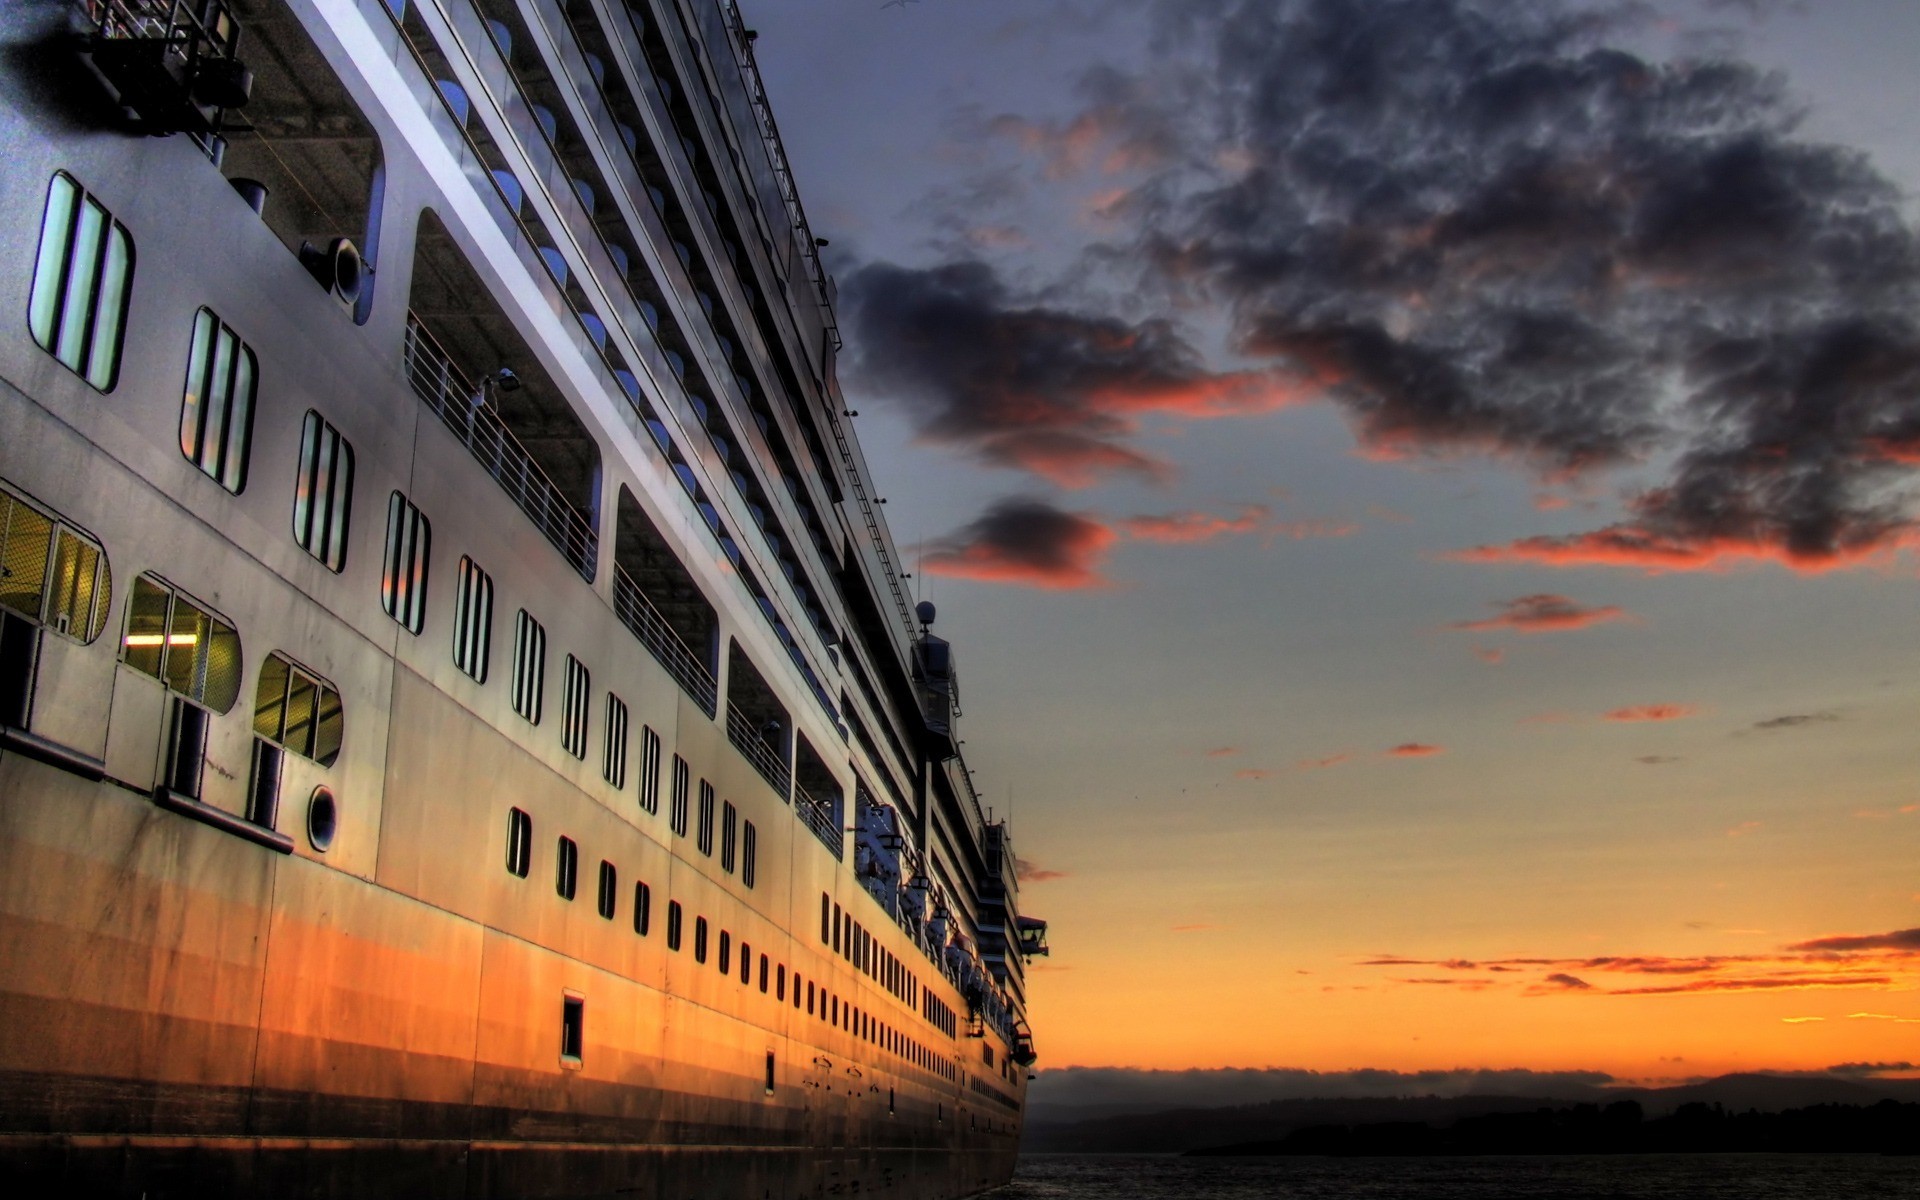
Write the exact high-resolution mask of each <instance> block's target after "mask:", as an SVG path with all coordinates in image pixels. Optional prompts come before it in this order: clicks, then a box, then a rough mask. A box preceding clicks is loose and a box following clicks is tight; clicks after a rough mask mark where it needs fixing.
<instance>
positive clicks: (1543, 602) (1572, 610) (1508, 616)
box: [1447, 592, 1634, 633]
mask: <svg viewBox="0 0 1920 1200" xmlns="http://www.w3.org/2000/svg"><path fill="white" fill-rule="evenodd" d="M1494 607H1495V608H1497V609H1499V610H1500V611H1499V613H1498V615H1496V616H1491V617H1484V618H1482V619H1480V620H1478V621H1455V622H1454V623H1453V624H1451V625H1449V626H1447V628H1449V629H1464V630H1471V631H1475V632H1485V631H1489V630H1500V629H1506V630H1512V631H1514V632H1516V633H1565V632H1568V631H1571V630H1576V629H1588V628H1591V627H1593V626H1595V625H1604V624H1606V623H1607V622H1609V621H1630V620H1633V619H1634V617H1633V615H1632V614H1631V613H1629V612H1627V610H1626V609H1624V608H1621V607H1620V606H1619V605H1617V604H1607V605H1592V606H1589V605H1582V604H1577V603H1575V602H1574V601H1572V600H1570V599H1568V598H1567V597H1565V596H1561V595H1556V594H1554V593H1551V592H1540V593H1537V594H1535V595H1532V596H1521V597H1519V598H1518V599H1514V600H1499V601H1495V602H1494Z"/></svg>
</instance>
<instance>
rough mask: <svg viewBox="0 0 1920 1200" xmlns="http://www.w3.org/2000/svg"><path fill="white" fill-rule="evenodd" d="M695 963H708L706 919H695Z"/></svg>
mask: <svg viewBox="0 0 1920 1200" xmlns="http://www.w3.org/2000/svg"><path fill="white" fill-rule="evenodd" d="M693 961H695V962H697V963H703V962H706V961H707V919H706V918H705V917H695V918H694V919H693Z"/></svg>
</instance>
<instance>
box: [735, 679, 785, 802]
mask: <svg viewBox="0 0 1920 1200" xmlns="http://www.w3.org/2000/svg"><path fill="white" fill-rule="evenodd" d="M727 740H728V741H730V742H732V743H733V748H734V749H736V750H738V751H739V752H740V753H741V755H742V756H743V757H745V758H746V760H747V761H748V762H750V763H752V764H753V769H754V770H756V771H758V772H760V777H761V778H762V779H764V780H766V781H767V785H768V786H769V787H771V788H772V789H773V790H774V791H775V792H776V793H777V794H778V795H779V797H780V802H781V803H782V804H784V803H786V800H787V791H788V784H789V783H790V782H791V780H792V779H793V772H792V771H791V770H790V769H789V768H788V766H787V764H786V761H785V759H783V758H782V757H781V756H780V754H779V753H778V752H777V751H776V750H775V749H774V748H773V746H772V745H771V744H769V743H768V741H767V739H766V738H765V737H764V736H762V735H761V733H760V730H759V729H758V728H757V727H756V726H755V725H754V723H753V720H752V718H750V717H748V716H747V714H746V713H744V712H742V711H741V710H740V706H739V705H737V704H734V703H732V702H729V703H728V704H727Z"/></svg>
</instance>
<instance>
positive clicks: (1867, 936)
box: [1789, 929, 1920, 954]
mask: <svg viewBox="0 0 1920 1200" xmlns="http://www.w3.org/2000/svg"><path fill="white" fill-rule="evenodd" d="M1789 949H1792V950H1840V951H1850V950H1900V951H1905V952H1907V953H1911V954H1920V929H1896V930H1894V931H1893V932H1892V933H1861V934H1856V933H1844V934H1837V935H1835V936H1832V937H1823V938H1814V939H1813V940H1812V941H1807V942H1797V943H1795V944H1794V945H1793V946H1790V947H1789Z"/></svg>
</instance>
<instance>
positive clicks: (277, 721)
mask: <svg viewBox="0 0 1920 1200" xmlns="http://www.w3.org/2000/svg"><path fill="white" fill-rule="evenodd" d="M345 730H346V717H345V714H344V712H343V711H342V709H341V704H340V693H339V692H338V691H336V690H334V688H333V686H332V685H331V684H328V683H326V682H325V681H324V680H322V679H320V678H319V676H317V675H315V674H313V673H312V672H310V671H308V670H306V669H304V668H302V667H300V666H299V665H298V664H296V663H294V662H293V661H292V660H290V659H288V658H285V657H283V656H281V655H279V654H269V655H267V660H266V662H265V663H263V664H261V667H260V683H259V686H258V688H257V689H256V690H255V700H254V706H253V731H254V732H255V733H256V734H258V735H260V736H261V737H263V738H265V739H267V740H268V741H270V742H273V743H274V744H276V745H279V746H284V747H286V748H287V749H288V750H291V751H293V752H294V753H295V754H298V755H299V756H300V757H302V758H306V759H311V760H312V761H314V762H317V763H319V764H320V765H321V766H323V767H330V766H332V765H333V763H334V760H335V759H337V758H339V757H340V742H341V738H342V737H343V736H344V733H345Z"/></svg>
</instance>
